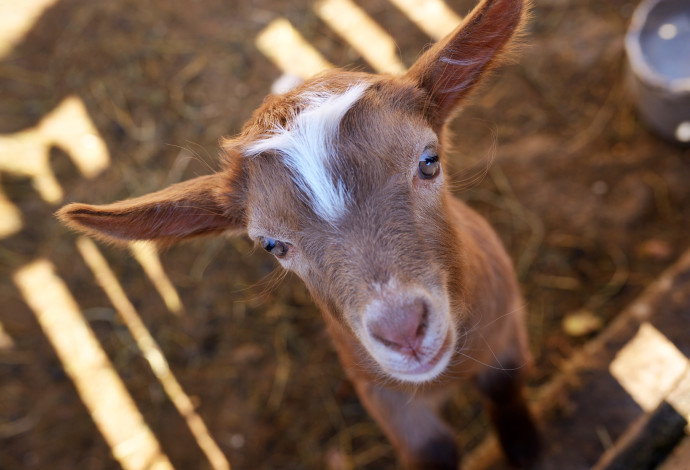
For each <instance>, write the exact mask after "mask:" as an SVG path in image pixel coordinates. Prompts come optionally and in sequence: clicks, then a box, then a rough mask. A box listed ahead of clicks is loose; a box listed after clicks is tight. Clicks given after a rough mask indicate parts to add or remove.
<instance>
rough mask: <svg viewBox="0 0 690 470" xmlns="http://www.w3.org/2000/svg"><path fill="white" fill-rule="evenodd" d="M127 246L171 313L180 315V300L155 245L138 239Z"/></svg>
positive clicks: (181, 308)
mask: <svg viewBox="0 0 690 470" xmlns="http://www.w3.org/2000/svg"><path fill="white" fill-rule="evenodd" d="M129 247H130V250H131V251H132V254H133V255H134V258H135V259H136V260H137V261H138V262H139V264H141V266H142V268H144V272H145V273H146V275H147V276H148V278H149V279H150V280H151V282H152V283H153V285H154V287H155V288H156V290H157V291H158V294H160V296H161V298H162V299H163V302H165V306H166V307H167V308H168V310H169V311H170V312H171V313H174V314H175V315H180V314H181V313H182V310H183V306H182V301H181V300H180V296H179V295H178V293H177V290H176V289H175V286H173V284H172V282H170V278H168V275H167V274H166V273H165V270H164V269H163V265H162V264H161V259H160V257H159V256H158V251H157V250H156V246H155V245H154V244H153V243H151V242H145V241H139V242H132V243H130V245H129Z"/></svg>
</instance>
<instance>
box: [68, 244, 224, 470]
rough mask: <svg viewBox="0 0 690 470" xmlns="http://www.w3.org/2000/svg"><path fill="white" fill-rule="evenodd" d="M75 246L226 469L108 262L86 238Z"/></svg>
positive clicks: (208, 451) (217, 468)
mask: <svg viewBox="0 0 690 470" xmlns="http://www.w3.org/2000/svg"><path fill="white" fill-rule="evenodd" d="M77 248H78V249H79V252H80V253H81V255H82V257H83V258H84V260H85V261H86V264H87V265H88V266H89V268H90V269H91V271H92V272H93V275H94V276H95V278H96V281H97V282H98V284H99V285H100V286H101V287H102V288H103V290H104V291H105V293H106V295H107V296H108V298H109V299H110V302H111V303H112V304H113V306H114V307H115V309H116V310H117V311H118V313H119V314H120V317H121V318H122V321H123V322H124V324H125V325H126V326H127V328H128V329H129V331H130V333H131V334H132V337H133V338H134V341H135V342H136V343H137V347H138V348H139V349H140V350H141V352H142V354H143V355H144V358H146V360H147V361H148V363H149V365H150V366H151V370H152V371H153V373H154V375H155V376H156V378H157V379H158V381H159V382H160V383H161V385H162V386H163V389H164V390H165V393H166V394H167V395H168V397H169V398H170V401H172V403H173V404H174V405H175V408H176V409H177V411H178V412H179V413H180V415H182V417H183V418H184V419H185V421H186V423H187V426H188V427H189V430H190V431H191V432H192V435H194V437H195V439H196V441H197V443H198V444H199V447H200V448H201V450H202V451H203V452H204V454H205V455H206V458H207V459H208V461H209V462H210V464H211V466H212V468H213V469H214V470H229V469H230V463H229V462H228V461H227V459H226V458H225V455H223V453H222V451H221V450H220V448H219V447H218V444H216V442H215V441H214V440H213V438H212V437H211V435H210V433H209V430H208V428H207V427H206V425H205V424H204V422H203V420H202V419H201V417H200V416H199V415H198V414H197V413H196V411H195V409H194V405H193V404H192V401H191V400H190V399H189V397H188V396H187V394H185V392H184V390H183V389H182V387H181V386H180V384H179V382H178V381H177V379H176V378H175V376H174V375H173V373H172V372H171V370H170V366H169V365H168V362H167V360H166V359H165V356H164V355H163V352H162V351H161V349H160V347H159V346H158V344H157V343H156V340H155V339H154V338H153V336H151V333H149V331H148V329H147V328H146V326H145V325H144V323H143V322H142V321H141V318H140V317H139V314H138V313H137V311H136V310H135V309H134V306H133V305H132V303H131V302H130V301H129V299H128V298H127V295H126V294H125V292H124V290H123V289H122V286H121V285H120V283H119V282H118V280H117V278H116V277H115V274H114V273H113V272H112V270H111V269H110V266H108V262H107V261H106V259H105V258H104V257H103V255H102V254H101V252H100V251H99V250H98V247H96V244H95V243H94V242H92V241H91V240H90V239H88V238H85V237H80V238H79V239H77Z"/></svg>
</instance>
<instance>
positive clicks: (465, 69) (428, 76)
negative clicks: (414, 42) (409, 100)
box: [406, 0, 527, 128]
mask: <svg viewBox="0 0 690 470" xmlns="http://www.w3.org/2000/svg"><path fill="white" fill-rule="evenodd" d="M526 9H527V7H526V5H525V2H523V1H522V0H484V1H483V2H482V3H480V4H479V5H477V7H476V8H475V9H474V10H473V11H472V12H471V13H470V14H469V15H468V16H467V17H466V18H465V20H464V21H463V22H462V24H461V25H460V26H458V28H456V29H455V31H453V32H452V33H450V34H449V35H448V36H446V37H445V38H444V39H442V40H441V41H439V42H438V43H436V44H435V45H434V46H432V47H431V48H430V49H429V50H427V51H426V52H425V53H424V54H423V55H422V56H421V57H420V58H419V59H418V60H417V61H416V62H415V63H414V64H413V65H412V67H411V68H410V70H409V71H408V72H407V74H406V77H408V78H410V79H412V80H413V81H414V82H416V84H417V86H419V87H420V88H422V89H424V90H425V91H426V92H427V94H428V97H429V100H430V104H431V106H430V107H429V108H428V111H427V113H428V114H429V116H428V117H429V119H430V121H431V123H432V126H433V127H435V128H438V127H440V126H442V125H443V123H444V122H445V121H447V120H448V118H449V117H451V115H452V113H453V111H454V110H455V109H456V108H457V106H458V104H459V103H460V102H461V101H462V100H463V98H465V97H466V96H467V95H468V94H469V93H470V91H471V90H472V89H473V88H475V85H476V84H477V83H479V81H480V80H481V78H482V76H484V75H485V74H486V73H487V72H488V71H489V70H490V69H491V68H492V67H494V66H495V65H496V64H497V62H498V60H497V59H499V58H500V57H501V56H503V55H504V54H503V53H504V52H505V51H506V49H507V47H508V46H509V44H510V43H511V39H512V38H513V37H514V36H515V35H516V33H519V31H520V30H521V27H522V23H523V20H524V17H525V10H526Z"/></svg>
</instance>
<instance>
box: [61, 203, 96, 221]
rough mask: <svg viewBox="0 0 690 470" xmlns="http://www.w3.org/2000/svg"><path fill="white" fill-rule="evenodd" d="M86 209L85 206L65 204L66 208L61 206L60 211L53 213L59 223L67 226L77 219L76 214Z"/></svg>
mask: <svg viewBox="0 0 690 470" xmlns="http://www.w3.org/2000/svg"><path fill="white" fill-rule="evenodd" d="M87 207H89V206H87V205H86V204H81V203H78V202H75V203H71V204H67V205H66V206H62V207H61V208H60V209H58V210H56V211H55V213H54V215H55V217H57V218H58V220H59V221H60V222H63V223H66V224H69V223H70V222H74V221H75V219H76V218H77V217H76V216H77V214H78V213H79V212H81V211H83V210H84V209H86V208H87Z"/></svg>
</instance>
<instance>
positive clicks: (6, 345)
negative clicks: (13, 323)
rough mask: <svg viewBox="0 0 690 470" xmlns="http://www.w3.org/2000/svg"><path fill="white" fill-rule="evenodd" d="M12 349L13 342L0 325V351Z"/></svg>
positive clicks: (0, 324)
mask: <svg viewBox="0 0 690 470" xmlns="http://www.w3.org/2000/svg"><path fill="white" fill-rule="evenodd" d="M13 347H14V340H13V339H12V337H11V336H10V335H9V334H7V332H6V331H5V327H4V326H2V323H0V349H12V348H13Z"/></svg>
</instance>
